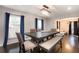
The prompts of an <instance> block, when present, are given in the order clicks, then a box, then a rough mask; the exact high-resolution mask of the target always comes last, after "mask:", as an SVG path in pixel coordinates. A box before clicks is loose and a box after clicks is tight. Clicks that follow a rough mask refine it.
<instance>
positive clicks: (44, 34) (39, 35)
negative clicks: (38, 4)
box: [24, 31, 59, 52]
mask: <svg viewBox="0 0 79 59" xmlns="http://www.w3.org/2000/svg"><path fill="white" fill-rule="evenodd" d="M57 33H59V32H57V31H40V32H28V33H24V35H26V36H29V37H31V38H32V39H31V40H32V41H33V42H34V41H35V42H36V44H37V50H38V52H40V46H39V44H40V42H43V40H44V39H48V37H53V36H54V35H55V34H57Z"/></svg>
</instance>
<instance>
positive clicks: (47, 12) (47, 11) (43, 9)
mask: <svg viewBox="0 0 79 59" xmlns="http://www.w3.org/2000/svg"><path fill="white" fill-rule="evenodd" d="M41 12H42V14H44V15H46V16H49V15H50V13H51V12H50V11H49V7H48V6H46V5H43V8H42V9H41Z"/></svg>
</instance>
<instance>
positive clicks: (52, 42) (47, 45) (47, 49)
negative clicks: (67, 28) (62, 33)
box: [39, 37, 62, 52]
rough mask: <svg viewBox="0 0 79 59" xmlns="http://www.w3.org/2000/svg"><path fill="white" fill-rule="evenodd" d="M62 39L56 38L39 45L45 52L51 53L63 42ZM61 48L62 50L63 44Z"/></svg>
mask: <svg viewBox="0 0 79 59" xmlns="http://www.w3.org/2000/svg"><path fill="white" fill-rule="evenodd" d="M61 39H62V37H54V38H52V39H50V40H48V41H46V42H43V43H41V44H39V46H40V48H41V49H43V50H44V51H45V52H50V51H51V50H52V49H53V48H54V47H55V46H56V45H57V44H58V43H59V42H60V41H61ZM60 47H61V48H62V42H61V46H60Z"/></svg>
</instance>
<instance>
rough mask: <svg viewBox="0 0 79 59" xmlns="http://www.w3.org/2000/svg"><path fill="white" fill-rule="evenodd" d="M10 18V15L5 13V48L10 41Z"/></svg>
mask: <svg viewBox="0 0 79 59" xmlns="http://www.w3.org/2000/svg"><path fill="white" fill-rule="evenodd" d="M9 17H10V13H5V23H4V24H5V37H4V43H3V47H4V48H6V47H7V41H8V31H9Z"/></svg>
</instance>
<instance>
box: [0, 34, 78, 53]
mask: <svg viewBox="0 0 79 59" xmlns="http://www.w3.org/2000/svg"><path fill="white" fill-rule="evenodd" d="M55 50H56V48H55V49H53V50H52V51H51V52H52V53H53V52H55V53H79V38H78V37H77V36H75V35H70V36H69V35H66V36H65V37H64V39H63V45H62V51H61V50H58V51H55ZM34 52H35V53H36V51H34ZM0 53H19V47H18V43H15V44H11V45H8V47H7V49H4V48H3V47H0Z"/></svg>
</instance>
